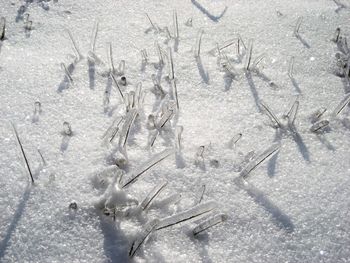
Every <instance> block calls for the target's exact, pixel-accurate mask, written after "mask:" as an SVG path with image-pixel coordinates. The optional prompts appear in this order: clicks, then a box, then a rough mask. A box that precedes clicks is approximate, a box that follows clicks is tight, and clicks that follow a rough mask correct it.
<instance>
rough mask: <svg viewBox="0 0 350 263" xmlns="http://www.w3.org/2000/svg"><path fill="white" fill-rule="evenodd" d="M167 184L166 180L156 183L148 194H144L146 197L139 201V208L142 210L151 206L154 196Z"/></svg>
mask: <svg viewBox="0 0 350 263" xmlns="http://www.w3.org/2000/svg"><path fill="white" fill-rule="evenodd" d="M167 184H168V182H163V183H160V184H158V185H156V186H155V187H154V188H153V189H152V190H151V192H149V194H148V195H147V196H146V198H145V199H144V200H143V201H142V202H141V204H140V208H141V209H142V210H147V209H148V208H149V207H150V206H151V204H152V202H153V201H154V199H156V197H157V196H158V195H159V194H160V193H161V192H162V191H163V190H164V188H165V187H166V185H167Z"/></svg>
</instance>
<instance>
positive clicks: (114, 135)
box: [109, 117, 124, 143]
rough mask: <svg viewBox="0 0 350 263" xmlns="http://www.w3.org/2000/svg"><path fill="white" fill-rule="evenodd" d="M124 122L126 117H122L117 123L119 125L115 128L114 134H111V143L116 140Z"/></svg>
mask: <svg viewBox="0 0 350 263" xmlns="http://www.w3.org/2000/svg"><path fill="white" fill-rule="evenodd" d="M123 120H124V117H122V118H121V119H120V120H119V122H118V123H117V125H116V126H115V128H114V130H113V133H112V134H111V137H110V139H109V142H110V143H112V142H113V140H114V138H115V137H116V135H117V133H118V131H119V126H120V124H121V123H122V121H123Z"/></svg>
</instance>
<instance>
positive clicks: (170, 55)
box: [168, 47, 175, 80]
mask: <svg viewBox="0 0 350 263" xmlns="http://www.w3.org/2000/svg"><path fill="white" fill-rule="evenodd" d="M168 58H169V63H168V69H169V79H171V80H172V79H174V78H175V73H174V62H173V53H172V51H171V48H170V47H169V48H168Z"/></svg>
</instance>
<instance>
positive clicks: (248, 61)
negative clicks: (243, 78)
mask: <svg viewBox="0 0 350 263" xmlns="http://www.w3.org/2000/svg"><path fill="white" fill-rule="evenodd" d="M252 55H253V40H249V43H248V53H247V55H246V60H245V64H244V68H245V69H246V70H249V67H250V64H251V62H252Z"/></svg>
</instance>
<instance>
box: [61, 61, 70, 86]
mask: <svg viewBox="0 0 350 263" xmlns="http://www.w3.org/2000/svg"><path fill="white" fill-rule="evenodd" d="M61 69H62V70H63V71H64V73H65V74H66V77H67V79H68V80H69V82H70V83H73V78H72V76H71V74H70V73H69V71H68V69H67V67H66V65H65V64H64V63H61Z"/></svg>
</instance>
